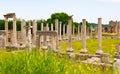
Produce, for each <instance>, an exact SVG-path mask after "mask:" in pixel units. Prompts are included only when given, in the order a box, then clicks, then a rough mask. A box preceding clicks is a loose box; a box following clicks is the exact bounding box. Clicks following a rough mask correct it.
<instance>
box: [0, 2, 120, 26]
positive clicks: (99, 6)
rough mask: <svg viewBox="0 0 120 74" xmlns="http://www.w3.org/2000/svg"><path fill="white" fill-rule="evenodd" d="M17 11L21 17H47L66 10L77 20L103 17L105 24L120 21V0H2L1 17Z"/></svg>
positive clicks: (93, 19)
mask: <svg viewBox="0 0 120 74" xmlns="http://www.w3.org/2000/svg"><path fill="white" fill-rule="evenodd" d="M12 12H15V13H16V15H17V18H21V19H26V20H29V19H47V18H49V17H50V15H51V14H52V13H55V12H66V13H68V14H69V15H74V16H73V19H74V21H76V22H81V21H82V19H86V20H87V21H89V22H95V23H97V18H99V17H101V18H102V20H103V23H104V24H107V23H108V22H109V20H118V21H120V0H2V1H0V19H3V18H4V17H3V15H4V14H6V13H12Z"/></svg>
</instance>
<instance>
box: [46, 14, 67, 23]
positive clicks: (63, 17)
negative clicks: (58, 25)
mask: <svg viewBox="0 0 120 74" xmlns="http://www.w3.org/2000/svg"><path fill="white" fill-rule="evenodd" d="M55 19H58V20H59V21H61V22H62V24H67V23H68V14H67V13H64V12H61V13H53V14H52V15H51V18H49V19H47V23H55Z"/></svg>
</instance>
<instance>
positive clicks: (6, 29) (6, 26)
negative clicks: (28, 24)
mask: <svg viewBox="0 0 120 74" xmlns="http://www.w3.org/2000/svg"><path fill="white" fill-rule="evenodd" d="M5 31H6V42H5V43H6V44H5V46H8V18H5Z"/></svg>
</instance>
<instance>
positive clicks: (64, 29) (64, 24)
mask: <svg viewBox="0 0 120 74" xmlns="http://www.w3.org/2000/svg"><path fill="white" fill-rule="evenodd" d="M63 38H65V24H63Z"/></svg>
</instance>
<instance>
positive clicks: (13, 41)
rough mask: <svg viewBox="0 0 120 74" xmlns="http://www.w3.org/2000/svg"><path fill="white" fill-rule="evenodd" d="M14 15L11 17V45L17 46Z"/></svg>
mask: <svg viewBox="0 0 120 74" xmlns="http://www.w3.org/2000/svg"><path fill="white" fill-rule="evenodd" d="M16 28H17V27H16V17H13V33H12V45H13V46H17V30H16Z"/></svg>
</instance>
